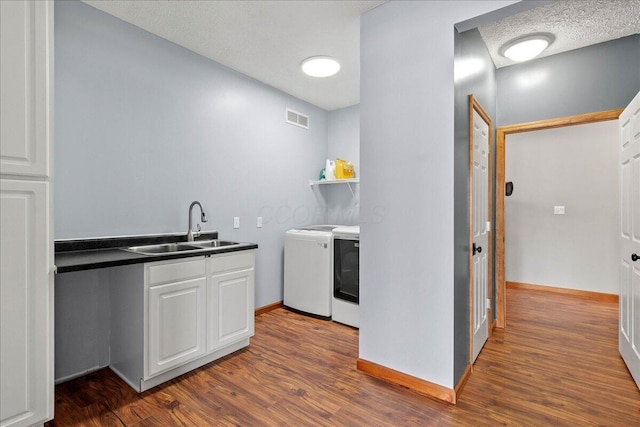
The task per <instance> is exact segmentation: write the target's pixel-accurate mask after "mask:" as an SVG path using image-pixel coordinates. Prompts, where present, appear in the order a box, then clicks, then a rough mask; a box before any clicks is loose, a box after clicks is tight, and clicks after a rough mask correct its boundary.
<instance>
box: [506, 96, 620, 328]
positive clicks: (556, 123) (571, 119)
mask: <svg viewBox="0 0 640 427" xmlns="http://www.w3.org/2000/svg"><path fill="white" fill-rule="evenodd" d="M622 111H623V109H621V108H620V109H616V110H607V111H600V112H596V113H587V114H579V115H575V116H568V117H560V118H556V119H549V120H539V121H535V122H528V123H520V124H515V125H508V126H501V127H499V128H498V129H497V131H496V227H495V230H496V249H495V250H496V266H495V269H496V327H498V328H505V327H506V326H507V299H506V282H505V277H504V197H505V195H504V188H505V142H506V136H507V135H509V134H513V133H522V132H532V131H537V130H544V129H553V128H559V127H565V126H575V125H582V124H588V123H596V122H604V121H607V120H617V119H618V117H619V116H620V114H621V113H622Z"/></svg>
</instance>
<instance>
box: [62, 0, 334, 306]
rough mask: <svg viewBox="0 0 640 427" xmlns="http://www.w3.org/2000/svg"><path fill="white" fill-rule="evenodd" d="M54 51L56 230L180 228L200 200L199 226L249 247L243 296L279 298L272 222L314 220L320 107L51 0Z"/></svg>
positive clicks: (261, 301)
mask: <svg viewBox="0 0 640 427" xmlns="http://www.w3.org/2000/svg"><path fill="white" fill-rule="evenodd" d="M55 51H56V60H55V66H56V70H55V91H56V97H55V109H56V117H55V121H56V122H55V139H56V145H55V168H56V189H55V190H56V191H55V237H56V239H61V238H77V237H92V236H107V235H127V234H144V233H162V232H180V231H184V232H185V233H186V231H187V212H188V207H189V204H190V203H191V201H193V200H200V201H201V202H202V204H203V206H204V207H205V209H206V212H207V214H208V216H209V222H208V223H206V224H203V228H204V229H214V230H218V231H219V233H220V236H221V237H222V238H225V239H230V240H240V241H251V242H256V243H258V244H259V246H260V249H259V250H258V252H257V258H256V273H257V276H256V306H258V307H259V306H262V305H265V304H269V303H272V302H275V301H279V300H281V299H282V247H283V236H284V232H285V231H286V230H287V229H289V228H293V227H295V226H298V225H306V224H310V223H318V222H325V221H326V210H325V208H324V207H322V206H319V205H318V203H317V201H316V197H315V196H314V194H313V191H310V189H309V186H308V185H307V183H308V181H309V179H312V178H314V177H315V176H317V174H318V170H319V169H320V168H321V167H322V165H323V164H324V160H325V159H326V156H327V112H326V111H324V110H321V109H319V108H317V107H314V106H312V105H310V104H308V103H305V102H303V101H300V100H298V99H296V98H293V97H291V96H288V95H286V94H284V93H282V92H280V91H278V90H275V89H273V88H271V87H269V86H266V85H264V84H261V83H259V82H256V81H255V80H252V79H250V78H248V77H246V76H243V75H242V74H239V73H237V72H234V71H231V70H229V69H228V68H225V67H223V66H221V65H219V64H217V63H215V62H212V61H210V60H207V59H205V58H203V57H201V56H199V55H197V54H195V53H193V52H190V51H188V50H186V49H183V48H181V47H179V46H177V45H174V44H172V43H170V42H167V41H166V40H163V39H161V38H159V37H156V36H154V35H152V34H150V33H148V32H146V31H143V30H141V29H139V28H137V27H134V26H132V25H130V24H127V23H125V22H123V21H121V20H118V19H116V18H114V17H112V16H110V15H108V14H105V13H103V12H101V11H98V10H97V9H94V8H92V7H90V6H88V5H85V4H83V3H81V2H56V7H55ZM286 107H291V108H293V109H295V110H296V111H300V112H303V113H305V114H309V115H310V129H309V130H305V129H302V128H299V127H296V126H291V125H288V124H286V123H285V122H284V111H285V108H286ZM234 216H239V217H240V219H241V223H240V224H241V227H240V229H237V230H234V229H233V227H232V225H233V220H232V219H233V217H234ZM257 216H262V217H263V218H264V227H263V228H261V229H258V228H256V217H257Z"/></svg>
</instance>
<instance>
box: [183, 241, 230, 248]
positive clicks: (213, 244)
mask: <svg viewBox="0 0 640 427" xmlns="http://www.w3.org/2000/svg"><path fill="white" fill-rule="evenodd" d="M189 244H190V245H193V246H198V247H200V248H207V249H210V248H223V247H225V246H233V245H239V243H238V242H229V241H227V240H204V241H201V242H198V241H197V240H196V241H195V242H189Z"/></svg>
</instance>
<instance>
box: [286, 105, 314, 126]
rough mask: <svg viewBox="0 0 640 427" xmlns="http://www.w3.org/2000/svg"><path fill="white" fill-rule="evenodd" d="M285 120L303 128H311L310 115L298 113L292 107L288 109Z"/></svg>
mask: <svg viewBox="0 0 640 427" xmlns="http://www.w3.org/2000/svg"><path fill="white" fill-rule="evenodd" d="M285 121H286V122H287V123H289V124H291V125H295V126H300V127H301V128H305V129H309V116H305V115H304V114H301V113H298V112H297V111H293V110H290V109H288V108H287V109H286V116H285Z"/></svg>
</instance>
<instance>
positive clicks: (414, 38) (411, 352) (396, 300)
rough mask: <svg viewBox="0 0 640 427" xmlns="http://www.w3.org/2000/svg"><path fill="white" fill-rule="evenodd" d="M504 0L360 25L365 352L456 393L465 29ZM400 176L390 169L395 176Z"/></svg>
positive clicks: (392, 6)
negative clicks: (457, 143) (459, 42)
mask: <svg viewBox="0 0 640 427" xmlns="http://www.w3.org/2000/svg"><path fill="white" fill-rule="evenodd" d="M508 4H509V2H504V1H493V2H492V1H484V2H477V1H469V2H446V1H430V2H389V3H385V4H383V5H382V6H379V7H377V8H375V9H373V10H371V11H369V12H367V13H365V14H364V15H363V16H362V18H361V38H360V40H361V47H360V52H361V102H360V116H361V123H360V132H361V143H360V159H361V174H360V175H361V178H362V184H361V195H362V197H361V207H360V215H361V217H362V216H363V215H365V214H366V213H367V212H372V211H374V210H376V209H377V210H378V211H379V212H382V213H383V215H381V216H380V218H379V219H378V220H376V221H362V224H361V230H360V231H361V251H360V265H361V271H360V283H361V289H360V291H361V295H360V322H361V327H360V357H361V358H362V359H365V360H368V361H371V362H374V363H377V364H380V365H383V366H386V367H389V368H391V369H395V370H398V371H401V372H404V373H407V374H409V375H412V376H415V377H418V378H420V379H423V380H426V381H429V382H433V383H436V384H440V385H442V386H445V387H449V388H453V386H454V363H453V360H454V253H455V252H456V249H455V248H454V239H453V237H454V216H455V204H454V188H455V186H454V184H455V182H454V176H455V174H454V154H455V153H454V151H455V150H454V143H453V141H454V98H453V96H452V94H453V93H454V82H453V79H452V76H453V64H454V24H455V23H457V22H460V21H463V20H466V19H470V18H472V17H474V16H477V15H480V14H482V13H486V12H489V11H492V10H495V9H498V8H501V7H504V6H507V5H508ZM384 171H389V173H384Z"/></svg>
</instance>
